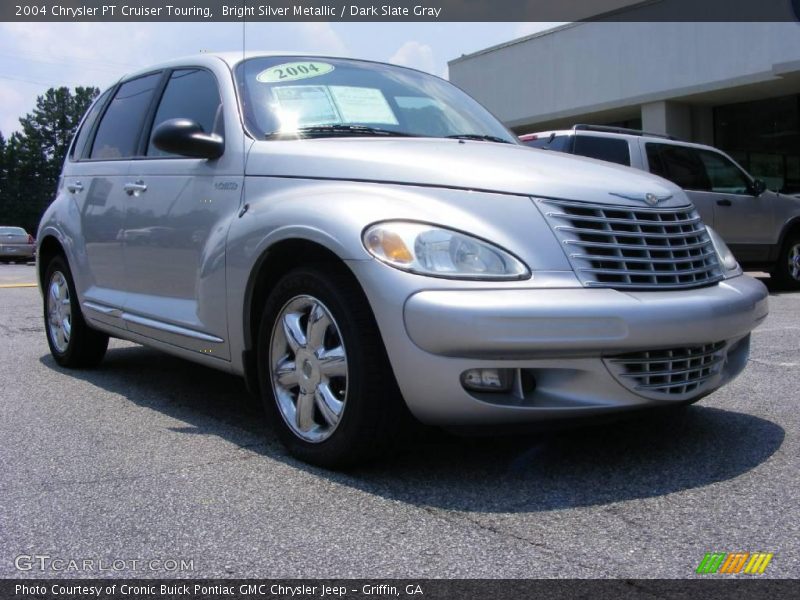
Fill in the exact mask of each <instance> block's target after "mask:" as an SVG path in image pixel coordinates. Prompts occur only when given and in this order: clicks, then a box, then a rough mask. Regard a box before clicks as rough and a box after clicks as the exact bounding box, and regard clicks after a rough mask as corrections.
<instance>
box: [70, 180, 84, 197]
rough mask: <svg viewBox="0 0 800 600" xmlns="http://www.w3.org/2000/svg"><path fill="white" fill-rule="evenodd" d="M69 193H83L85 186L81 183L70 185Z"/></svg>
mask: <svg viewBox="0 0 800 600" xmlns="http://www.w3.org/2000/svg"><path fill="white" fill-rule="evenodd" d="M67 191H68V192H69V193H70V194H74V193H76V192H82V191H83V184H82V183H81V182H80V181H76V182H75V183H68V184H67Z"/></svg>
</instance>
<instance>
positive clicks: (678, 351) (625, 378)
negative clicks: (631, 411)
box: [605, 342, 726, 400]
mask: <svg viewBox="0 0 800 600" xmlns="http://www.w3.org/2000/svg"><path fill="white" fill-rule="evenodd" d="M725 354H726V344H725V342H715V343H713V344H705V345H702V346H691V347H688V348H671V349H668V350H645V351H643V352H631V353H629V354H620V355H617V356H611V357H608V358H606V359H605V363H606V366H607V367H608V369H609V371H611V373H612V375H614V377H615V378H616V379H617V381H619V382H620V383H621V384H622V385H623V386H625V387H626V388H628V389H629V390H631V391H632V392H634V393H636V394H639V395H640V396H645V397H648V398H656V399H671V400H681V399H684V398H691V397H694V396H698V395H700V394H701V393H702V392H703V391H704V390H705V389H707V388H710V387H711V386H712V385H713V384H714V382H715V380H716V379H717V378H718V376H719V374H720V371H721V370H722V366H723V364H724V361H725Z"/></svg>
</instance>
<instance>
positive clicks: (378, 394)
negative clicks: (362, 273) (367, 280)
mask: <svg viewBox="0 0 800 600" xmlns="http://www.w3.org/2000/svg"><path fill="white" fill-rule="evenodd" d="M298 298H299V299H300V300H301V301H302V299H303V298H306V299H308V298H310V299H311V300H312V301H313V300H316V301H319V302H321V303H322V305H323V307H324V308H325V309H326V310H327V311H328V313H329V314H330V316H331V317H332V318H333V332H334V333H335V334H336V335H335V338H336V339H337V340H339V341H340V343H341V346H342V347H343V348H344V349H345V352H346V365H347V367H346V392H345V395H344V404H343V408H342V412H341V416H340V418H339V420H338V424H337V425H335V426H333V427H331V428H332V433H328V434H327V435H328V436H329V437H327V438H325V439H323V440H321V441H308V440H306V439H303V438H302V437H300V434H299V433H296V432H295V431H294V430H293V429H292V427H290V426H289V424H288V422H287V420H288V417H286V418H285V417H284V416H283V415H284V413H282V412H281V408H280V407H279V404H278V400H277V399H276V393H275V388H274V386H273V377H272V354H273V351H271V348H272V346H273V333H274V332H275V331H276V330H275V329H274V328H275V327H279V326H281V324H282V321H281V323H279V317H280V316H281V314H282V312H283V310H284V308H285V307H288V306H290V305H291V302H292V301H297V300H298ZM306 323H307V322H306ZM302 328H303V331H305V332H308V331H309V330H308V326H307V324H306V325H303V326H302ZM282 331H283V330H282ZM326 332H327V333H326V335H329V334H330V333H331V328H330V327H329V328H328V329H326ZM275 335H283V334H278V333H275ZM306 339H308V338H306ZM257 345H258V347H257V357H258V358H257V360H258V377H259V385H260V388H261V397H262V400H263V402H264V408H265V410H266V412H267V415H268V416H269V417H270V419H271V421H272V422H273V423H274V426H275V429H276V432H277V434H278V436H279V438H280V440H281V441H282V442H283V444H284V445H285V446H286V447H287V449H288V450H289V452H290V453H291V454H292V455H294V456H295V457H297V458H299V459H300V460H303V461H305V462H308V463H311V464H314V465H319V466H322V467H326V468H331V469H341V468H345V467H350V466H354V465H356V464H359V463H363V462H366V461H369V460H372V459H374V458H376V457H379V456H382V455H385V454H386V453H387V452H388V451H391V450H392V449H393V448H395V447H396V444H397V440H398V437H399V436H400V434H401V433H403V432H404V431H406V430H407V427H406V426H407V424H408V423H409V422H411V421H412V418H411V417H410V413H409V412H408V409H407V408H406V406H405V403H404V401H403V399H402V397H401V395H400V391H399V389H398V387H397V383H396V381H395V378H394V373H393V372H392V369H391V367H390V365H389V360H388V357H387V356H386V350H385V348H384V345H383V341H382V339H381V336H380V333H379V331H378V327H377V324H376V323H375V318H374V316H373V314H372V311H371V309H370V307H369V304H368V302H367V299H366V298H365V296H364V294H363V292H362V291H361V289H360V287H359V285H358V283H357V282H356V281H355V279H354V278H353V276H352V274H351V273H350V272H349V271H348V270H347V268H346V267H345V266H341V265H327V264H326V265H325V266H324V267H321V266H320V267H317V266H314V267H304V268H299V269H295V270H293V271H291V272H289V273H288V274H287V275H285V276H284V277H283V278H282V279H281V280H280V281H279V282H278V283H277V285H275V287H274V288H273V290H272V292H271V293H270V295H269V297H268V298H267V300H266V302H265V305H264V310H263V313H262V317H261V322H260V326H259V332H258V339H257ZM309 348H311V346H310V344H309ZM311 349H312V350H313V348H311ZM274 353H275V354H276V355H277V354H280V353H279V352H274ZM297 362H298V361H297V355H295V356H294V357H293V364H296V363H297ZM296 371H297V373H298V374H296V376H297V377H300V378H302V375H300V374H299V368H298V369H296ZM295 389H296V390H297V392H296V393H297V394H298V396H297V397H298V398H299V393H300V388H295ZM312 393H313V392H312ZM310 394H311V393H310ZM284 397H286V395H285V394H284ZM298 404H299V402H295V405H294V406H295V407H296V406H297V405H298ZM284 406H285V405H284ZM313 414H314V423H315V427H316V426H317V425H316V424H317V423H322V424H323V425H328V424H327V423H325V421H323V420H322V413H321V411H320V408H319V403H318V402H317V401H316V400H315V403H314V409H313ZM328 426H329V425H328ZM329 427H330V426H329Z"/></svg>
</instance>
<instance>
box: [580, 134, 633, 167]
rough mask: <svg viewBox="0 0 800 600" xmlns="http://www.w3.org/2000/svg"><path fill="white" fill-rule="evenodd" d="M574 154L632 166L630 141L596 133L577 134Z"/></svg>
mask: <svg viewBox="0 0 800 600" xmlns="http://www.w3.org/2000/svg"><path fill="white" fill-rule="evenodd" d="M573 153H574V154H580V155H581V156H587V157H589V158H597V159H599V160H605V161H608V162H614V163H617V164H620V165H625V166H626V167H629V166H631V153H630V151H629V150H628V142H627V141H625V140H619V139H614V138H606V137H599V136H594V135H576V136H575V146H574V149H573Z"/></svg>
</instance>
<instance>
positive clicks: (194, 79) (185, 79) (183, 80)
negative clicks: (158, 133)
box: [147, 69, 222, 156]
mask: <svg viewBox="0 0 800 600" xmlns="http://www.w3.org/2000/svg"><path fill="white" fill-rule="evenodd" d="M220 109H221V101H220V98H219V89H218V88H217V80H216V79H215V78H214V76H213V75H212V74H211V73H209V72H208V71H204V70H203V69H180V70H178V71H174V72H173V73H172V75H171V76H170V78H169V82H167V87H166V89H165V90H164V95H163V96H162V97H161V102H160V103H159V105H158V111H157V112H156V117H155V119H154V120H153V128H154V129H155V127H157V126H158V125H160V124H161V123H163V122H164V121H168V120H169V119H192V120H193V121H197V122H198V123H199V124H200V126H201V127H202V128H203V131H204V132H206V133H214V132H215V131H217V130H218V129H219V127H221V123H220V124H219V125H217V120H218V119H220V120H221V118H222V112H221V110H220ZM147 155H148V156H168V153H166V152H163V151H161V150H159V149H158V148H156V147H155V146H154V145H153V140H152V132H151V137H150V144H149V145H148V148H147Z"/></svg>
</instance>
